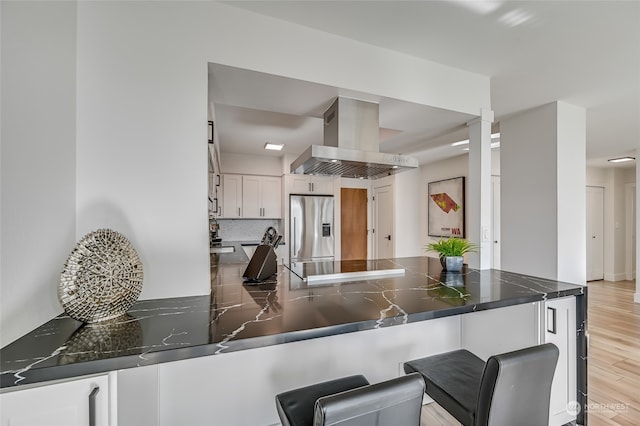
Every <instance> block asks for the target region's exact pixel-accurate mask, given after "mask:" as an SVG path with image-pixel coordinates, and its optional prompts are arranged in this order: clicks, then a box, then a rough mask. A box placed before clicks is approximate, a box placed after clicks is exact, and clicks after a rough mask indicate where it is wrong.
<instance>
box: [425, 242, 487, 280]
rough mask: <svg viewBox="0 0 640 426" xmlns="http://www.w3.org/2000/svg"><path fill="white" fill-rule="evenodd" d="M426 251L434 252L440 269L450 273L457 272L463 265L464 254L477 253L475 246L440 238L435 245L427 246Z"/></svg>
mask: <svg viewBox="0 0 640 426" xmlns="http://www.w3.org/2000/svg"><path fill="white" fill-rule="evenodd" d="M425 249H426V250H427V251H434V252H436V253H438V256H439V257H440V264H441V265H442V269H443V270H446V271H450V272H458V271H460V269H462V264H463V263H464V257H463V256H464V254H465V253H472V252H475V251H477V247H476V246H475V244H473V243H470V242H469V241H467V240H465V239H462V238H456V237H449V238H440V239H439V240H438V241H436V242H435V243H430V244H427V246H426V247H425Z"/></svg>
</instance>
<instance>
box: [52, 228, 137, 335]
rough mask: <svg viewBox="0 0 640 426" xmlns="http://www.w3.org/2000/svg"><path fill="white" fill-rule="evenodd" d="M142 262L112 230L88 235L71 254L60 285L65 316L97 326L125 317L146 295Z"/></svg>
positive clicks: (59, 293) (128, 244) (123, 237)
mask: <svg viewBox="0 0 640 426" xmlns="http://www.w3.org/2000/svg"><path fill="white" fill-rule="evenodd" d="M142 279H143V274H142V262H141V261H140V258H139V257H138V253H137V252H136V250H135V248H134V247H133V245H131V243H130V242H129V240H128V239H127V238H126V237H125V236H124V235H122V234H120V233H119V232H116V231H113V230H111V229H99V230H97V231H94V232H90V233H89V234H87V235H85V236H84V237H83V238H82V239H81V240H80V241H79V242H78V244H77V245H76V247H75V248H74V249H73V251H71V254H70V255H69V258H68V259H67V261H66V263H65V265H64V269H63V271H62V274H61V276H60V284H59V285H58V297H59V299H60V303H62V307H63V308H64V310H65V312H66V313H67V314H68V315H69V316H70V317H71V318H74V319H76V320H78V321H82V322H85V323H95V322H101V321H106V320H110V319H113V318H116V317H119V316H120V315H123V314H125V313H126V312H127V311H128V310H129V308H131V306H133V304H134V303H135V301H136V300H137V299H138V296H140V292H141V291H142Z"/></svg>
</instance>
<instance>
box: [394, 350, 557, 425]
mask: <svg viewBox="0 0 640 426" xmlns="http://www.w3.org/2000/svg"><path fill="white" fill-rule="evenodd" d="M558 354H559V351H558V348H557V347H556V346H555V345H553V344H551V343H546V344H543V345H539V346H533V347H530V348H525V349H520V350H517V351H513V352H508V353H504V354H501V355H494V356H491V357H489V359H488V360H487V362H486V363H485V362H484V361H482V360H481V359H480V358H478V357H477V356H476V355H474V354H472V353H471V352H469V351H467V350H464V349H462V350H457V351H452V352H446V353H442V354H438V355H433V356H429V357H426V358H420V359H416V360H413V361H409V362H406V363H405V364H404V371H405V372H406V373H414V372H418V373H420V374H421V375H422V377H423V378H424V381H425V383H426V393H427V395H429V396H430V397H431V398H433V400H434V401H436V402H437V403H438V404H439V405H440V406H442V408H444V409H445V410H447V411H448V412H449V413H450V414H451V415H452V416H453V417H455V418H456V419H457V420H458V421H459V422H460V423H462V424H463V425H465V426H485V425H492V426H498V425H500V426H502V425H505V426H507V425H518V426H526V425H531V426H541V425H547V424H548V423H549V401H550V398H551V381H552V380H553V374H554V372H555V368H556V364H557V362H558Z"/></svg>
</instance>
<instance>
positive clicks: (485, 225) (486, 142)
mask: <svg viewBox="0 0 640 426" xmlns="http://www.w3.org/2000/svg"><path fill="white" fill-rule="evenodd" d="M491 123H493V111H491V110H487V109H483V110H482V111H481V115H480V117H478V118H476V119H475V120H473V121H470V122H469V123H467V125H468V126H469V182H468V186H469V192H468V193H469V202H468V203H467V206H468V209H467V213H466V214H467V215H468V216H467V217H468V218H469V231H468V236H467V239H468V240H469V241H471V242H472V243H474V244H476V245H477V246H478V252H477V253H473V254H471V255H470V256H469V266H471V267H472V268H476V269H490V268H491V207H492V206H491Z"/></svg>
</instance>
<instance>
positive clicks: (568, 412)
mask: <svg viewBox="0 0 640 426" xmlns="http://www.w3.org/2000/svg"><path fill="white" fill-rule="evenodd" d="M544 309H545V312H544V316H545V318H544V325H545V329H544V340H545V342H547V343H553V344H555V345H556V346H557V347H558V349H560V356H559V358H558V365H557V367H556V372H555V375H554V376H553V383H552V385H551V405H550V407H549V424H550V425H564V424H566V423H568V422H570V421H572V420H575V418H576V413H575V411H573V409H575V402H576V398H577V384H576V361H577V359H576V357H577V352H576V330H577V328H576V298H575V297H564V298H559V299H553V300H549V301H547V302H545V304H544Z"/></svg>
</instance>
